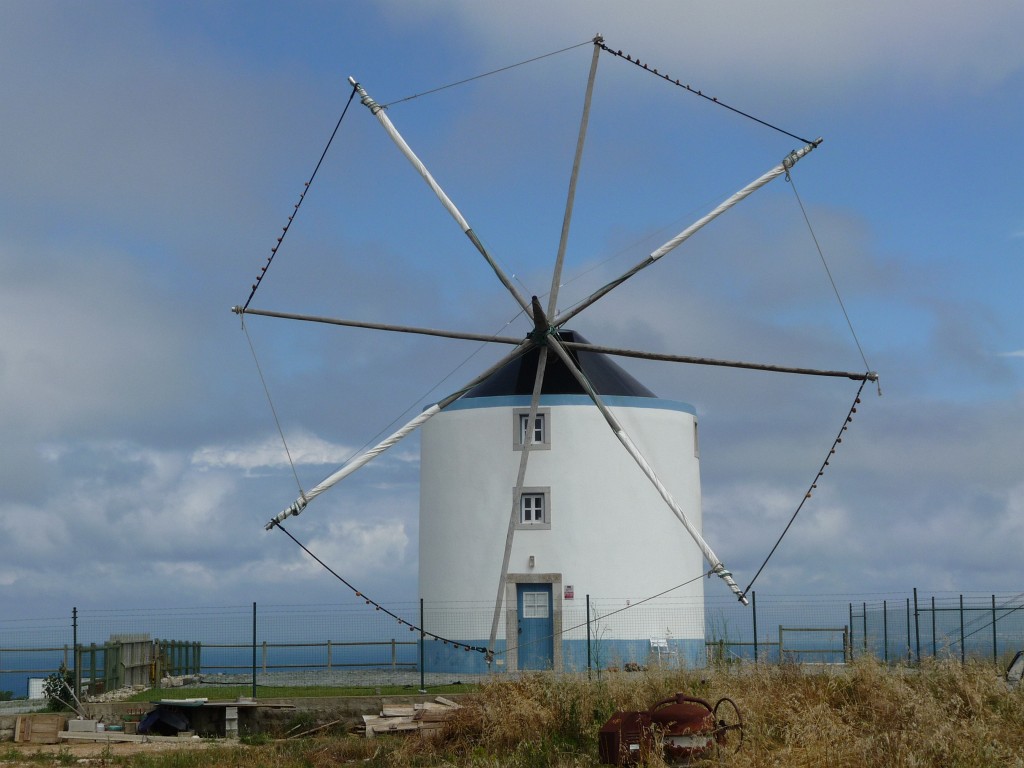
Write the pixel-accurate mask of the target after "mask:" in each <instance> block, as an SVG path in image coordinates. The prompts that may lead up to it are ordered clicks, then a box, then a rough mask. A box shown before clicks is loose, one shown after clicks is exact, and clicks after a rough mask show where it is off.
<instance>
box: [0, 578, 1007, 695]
mask: <svg viewBox="0 0 1024 768" xmlns="http://www.w3.org/2000/svg"><path fill="white" fill-rule="evenodd" d="M751 598H752V599H751V605H750V606H748V607H744V606H742V605H740V604H739V603H737V602H735V601H733V600H732V599H731V598H726V597H721V598H718V597H715V598H707V599H705V600H704V601H693V600H686V599H681V598H671V597H661V598H658V599H653V600H631V599H627V598H597V597H592V596H590V595H581V596H575V595H568V594H567V595H565V596H558V599H557V600H554V601H552V602H551V603H550V608H548V604H547V603H544V604H543V605H542V604H541V603H540V602H537V603H531V602H529V601H527V602H526V604H525V605H524V603H523V602H522V601H521V602H520V604H518V605H509V606H505V608H504V609H503V610H502V611H500V612H499V614H498V616H497V620H495V611H494V606H493V604H492V605H486V604H482V603H479V604H476V603H474V604H469V603H466V604H424V603H422V602H420V601H414V602H407V603H398V604H393V605H388V606H387V607H386V608H383V607H381V608H378V607H377V605H376V604H374V603H372V602H366V601H364V600H358V601H357V602H350V603H347V604H343V605H326V604H318V605H287V606H283V605H257V604H255V603H254V604H250V605H244V606H227V607H223V606H221V607H205V608H178V609H146V608H141V609H111V610H94V609H92V610H78V609H71V610H70V611H69V614H68V616H66V617H57V618H46V619H23V620H22V619H0V697H8V698H9V697H14V698H25V697H29V698H33V697H39V696H41V695H42V694H41V690H42V685H41V683H42V679H43V678H45V677H46V676H47V675H49V674H51V673H53V672H55V671H57V670H58V669H59V668H60V667H62V666H63V667H64V668H65V669H67V670H69V671H70V672H71V674H72V677H73V678H74V680H75V682H76V685H77V686H78V688H79V692H85V693H88V694H91V695H98V694H100V693H102V692H104V691H107V692H109V691H112V690H114V689H122V688H125V687H128V688H131V687H134V688H142V687H168V686H172V685H181V684H188V685H200V684H201V685H203V686H204V687H207V688H209V687H212V686H223V687H224V690H225V694H227V693H228V692H229V691H228V689H229V688H230V689H231V691H230V693H231V695H233V696H234V695H238V689H239V688H242V689H243V690H244V692H245V693H246V694H247V695H253V696H256V697H260V696H265V695H268V694H269V693H270V692H271V691H277V692H280V691H282V690H283V689H288V690H289V691H290V693H289V695H299V694H297V693H295V691H294V689H295V688H296V687H299V688H302V689H304V690H305V689H308V690H309V695H317V694H318V693H320V692H325V691H327V690H328V689H330V690H335V691H336V690H338V689H340V688H345V689H348V690H351V691H353V692H356V691H358V690H366V691H367V692H370V693H373V692H376V691H377V690H379V689H381V688H383V687H388V688H389V689H392V688H399V689H409V690H411V691H415V690H420V689H424V690H426V689H431V688H436V687H438V686H444V685H451V684H454V683H471V682H474V681H476V680H479V679H480V678H481V677H482V676H486V675H494V674H497V675H501V674H510V673H516V672H518V671H522V670H527V669H555V670H559V671H564V672H577V673H587V672H591V673H593V672H595V671H598V672H599V671H605V670H623V671H639V670H643V669H647V668H650V667H651V666H656V665H662V666H665V665H671V666H704V665H706V664H709V663H711V664H742V663H752V662H755V661H756V662H759V663H779V662H796V663H819V664H821V663H823V664H842V663H845V662H848V661H849V660H851V659H852V658H856V657H857V656H860V655H862V654H870V655H872V656H874V657H876V658H878V659H880V660H883V661H886V662H888V663H897V662H900V663H916V662H918V661H920V660H921V659H923V658H927V657H929V656H936V657H953V658H958V659H961V660H966V659H967V658H969V657H971V658H982V659H989V660H992V661H993V662H994V663H995V664H996V665H999V664H1001V663H1004V662H1005V661H1006V660H1007V659H1008V657H1009V656H1011V655H1012V654H1013V653H1014V652H1015V651H1016V650H1018V649H1019V648H1020V647H1021V646H1022V645H1024V610H1021V609H1022V608H1024V595H999V594H990V595H980V594H977V593H972V594H963V595H961V594H951V593H942V594H937V595H929V596H927V597H925V596H922V595H918V594H917V590H914V591H913V592H912V593H911V594H902V595H901V594H891V595H872V596H871V599H869V600H868V599H864V598H863V597H860V598H858V597H852V596H843V595H825V596H808V595H800V596H784V595H783V596H763V595H762V596H758V595H757V594H756V593H752V594H751ZM491 627H493V633H494V640H493V641H492V640H491V637H490V634H491V633H490V632H489V631H488V629H489V628H491ZM318 689H319V691H318Z"/></svg>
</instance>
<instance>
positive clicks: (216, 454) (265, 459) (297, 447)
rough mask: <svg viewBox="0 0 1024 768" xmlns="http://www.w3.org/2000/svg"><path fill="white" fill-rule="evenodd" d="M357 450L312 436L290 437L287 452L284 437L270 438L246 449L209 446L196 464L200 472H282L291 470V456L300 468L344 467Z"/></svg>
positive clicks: (196, 455) (200, 452)
mask: <svg viewBox="0 0 1024 768" xmlns="http://www.w3.org/2000/svg"><path fill="white" fill-rule="evenodd" d="M354 453H355V449H354V448H352V447H351V446H347V445H339V444H337V443H331V442H329V441H327V440H324V439H323V438H321V437H318V436H316V435H312V434H309V433H305V432H304V433H300V434H296V435H293V436H290V437H288V450H287V452H286V451H285V448H284V445H283V444H282V442H281V438H280V437H276V436H274V437H267V438H264V439H263V440H258V441H253V442H250V443H247V444H244V445H240V446H234V445H206V446H203V447H202V448H199V449H198V450H196V451H195V452H194V453H193V454H192V464H194V465H195V466H197V467H200V468H217V469H241V470H244V471H245V472H253V471H255V470H260V469H281V468H287V467H288V466H289V462H288V456H289V455H290V456H291V458H292V461H293V462H294V463H295V464H297V465H309V464H314V465H325V464H326V465H330V466H341V465H342V464H344V463H345V462H346V461H348V460H349V459H351V458H352V456H353V455H354Z"/></svg>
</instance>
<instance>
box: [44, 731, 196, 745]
mask: <svg viewBox="0 0 1024 768" xmlns="http://www.w3.org/2000/svg"><path fill="white" fill-rule="evenodd" d="M58 736H60V738H61V739H62V740H64V741H103V742H107V741H110V742H114V741H117V742H131V743H135V744H146V743H148V742H157V741H165V742H172V741H174V742H178V743H179V744H180V743H181V742H182V740H183V739H182V737H181V736H155V735H151V734H148V733H147V734H141V733H137V734H133V733H123V732H120V733H119V732H118V731H97V732H95V733H88V732H86V731H61V732H60V733H59V734H58ZM186 740H187V739H186Z"/></svg>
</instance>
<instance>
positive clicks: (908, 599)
mask: <svg viewBox="0 0 1024 768" xmlns="http://www.w3.org/2000/svg"><path fill="white" fill-rule="evenodd" d="M910 659H911V656H910V598H909V597H908V598H907V661H908V662H909V661H910Z"/></svg>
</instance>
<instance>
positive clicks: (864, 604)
mask: <svg viewBox="0 0 1024 768" xmlns="http://www.w3.org/2000/svg"><path fill="white" fill-rule="evenodd" d="M861 610H862V611H863V612H864V615H863V616H861V618H862V619H864V640H863V643H864V655H865V656H867V655H868V604H867V603H866V602H865V603H861Z"/></svg>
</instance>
